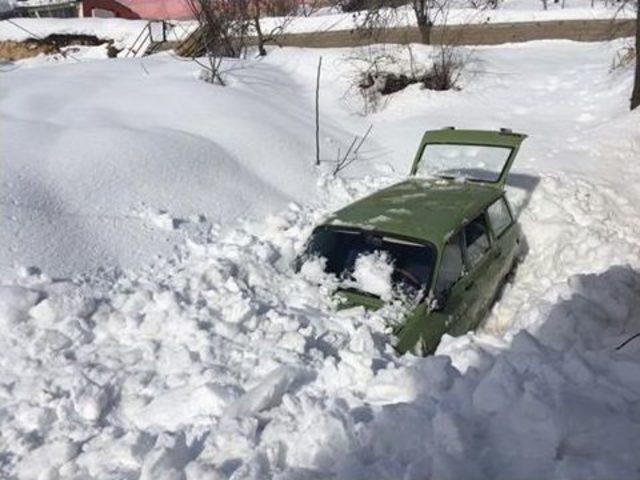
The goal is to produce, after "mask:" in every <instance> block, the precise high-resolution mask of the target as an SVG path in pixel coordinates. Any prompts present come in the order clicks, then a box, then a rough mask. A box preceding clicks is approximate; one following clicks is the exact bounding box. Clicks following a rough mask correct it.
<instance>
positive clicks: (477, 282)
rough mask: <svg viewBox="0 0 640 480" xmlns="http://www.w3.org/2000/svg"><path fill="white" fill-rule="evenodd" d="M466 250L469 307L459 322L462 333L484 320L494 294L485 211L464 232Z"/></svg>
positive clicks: (490, 248)
mask: <svg viewBox="0 0 640 480" xmlns="http://www.w3.org/2000/svg"><path fill="white" fill-rule="evenodd" d="M463 234H464V241H463V251H464V259H465V265H466V269H467V272H468V273H467V274H466V275H465V278H466V282H465V286H464V295H465V297H466V302H467V303H468V306H467V308H466V311H465V313H464V316H463V318H462V319H461V322H460V328H461V329H463V330H462V331H460V332H459V333H460V334H461V333H464V332H466V331H469V330H472V329H474V328H476V327H477V326H478V324H479V323H480V321H481V320H482V319H483V318H484V314H485V313H486V310H487V308H488V304H489V300H488V299H489V298H490V297H491V294H492V291H493V285H492V282H491V279H492V274H495V272H494V271H493V267H494V264H493V263H492V262H493V260H494V258H493V257H494V255H495V253H494V250H493V249H492V243H491V235H490V230H489V227H488V225H487V220H486V217H485V214H484V212H483V213H482V214H480V215H479V216H478V217H476V218H475V219H474V220H473V221H471V222H469V223H468V224H467V225H466V226H465V227H464V229H463Z"/></svg>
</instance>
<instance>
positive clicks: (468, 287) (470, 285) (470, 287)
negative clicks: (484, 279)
mask: <svg viewBox="0 0 640 480" xmlns="http://www.w3.org/2000/svg"><path fill="white" fill-rule="evenodd" d="M475 284H476V282H469V283H467V285H466V286H465V287H464V289H465V291H467V290H471V289H472V288H473V286H474V285H475Z"/></svg>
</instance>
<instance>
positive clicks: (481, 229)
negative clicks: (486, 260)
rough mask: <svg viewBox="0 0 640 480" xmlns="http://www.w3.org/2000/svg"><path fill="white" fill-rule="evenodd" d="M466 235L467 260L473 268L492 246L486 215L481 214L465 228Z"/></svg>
mask: <svg viewBox="0 0 640 480" xmlns="http://www.w3.org/2000/svg"><path fill="white" fill-rule="evenodd" d="M464 236H465V244H466V247H467V261H468V262H469V268H473V267H475V266H476V264H477V263H478V262H479V261H480V260H481V259H482V257H483V256H484V254H485V253H486V252H487V250H489V247H490V246H491V244H490V243H489V233H488V230H487V224H486V222H485V219H484V215H480V216H479V217H478V218H476V219H475V220H474V221H473V222H471V223H470V224H468V225H467V226H466V227H465V228H464Z"/></svg>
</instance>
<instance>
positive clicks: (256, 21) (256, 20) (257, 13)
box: [253, 0, 267, 57]
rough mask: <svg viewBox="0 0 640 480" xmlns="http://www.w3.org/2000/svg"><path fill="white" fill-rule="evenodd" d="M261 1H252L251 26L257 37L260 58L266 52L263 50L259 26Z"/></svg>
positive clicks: (262, 37)
mask: <svg viewBox="0 0 640 480" xmlns="http://www.w3.org/2000/svg"><path fill="white" fill-rule="evenodd" d="M260 2H261V0H254V2H253V15H254V16H253V26H254V27H255V29H256V36H257V37H258V53H259V54H260V56H261V57H264V56H266V55H267V50H266V48H264V35H263V34H262V26H261V25H260V17H261V16H262V15H261V13H262V12H261V5H260Z"/></svg>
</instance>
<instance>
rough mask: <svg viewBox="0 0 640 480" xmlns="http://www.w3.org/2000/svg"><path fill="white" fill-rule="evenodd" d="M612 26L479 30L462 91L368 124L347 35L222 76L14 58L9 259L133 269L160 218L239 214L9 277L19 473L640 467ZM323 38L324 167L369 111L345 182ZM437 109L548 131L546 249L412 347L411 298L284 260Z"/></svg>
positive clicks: (630, 156) (530, 474) (9, 101)
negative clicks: (335, 288)
mask: <svg viewBox="0 0 640 480" xmlns="http://www.w3.org/2000/svg"><path fill="white" fill-rule="evenodd" d="M618 46H619V44H618V43H616V44H576V43H571V42H535V43H530V44H525V45H514V46H502V47H491V48H482V49H478V50H477V63H476V64H475V65H474V67H473V68H472V70H475V71H476V73H475V74H474V75H468V76H467V78H466V79H465V85H464V89H463V90H462V91H460V92H446V93H435V92H429V91H423V90H420V89H419V88H418V87H417V86H415V87H411V88H409V89H407V90H405V91H403V92H401V93H399V94H397V95H395V96H394V97H393V98H392V99H391V100H390V102H389V103H388V104H387V105H386V107H385V108H384V109H382V110H381V111H379V112H378V113H376V114H373V115H371V116H369V117H366V118H363V117H361V116H359V115H357V114H356V113H355V112H357V111H358V109H359V105H358V98H357V97H356V96H353V95H351V94H346V95H345V92H346V91H347V88H348V85H349V83H350V75H351V73H350V72H351V70H350V69H351V66H350V65H351V64H350V63H349V62H346V63H345V62H344V58H345V56H350V55H351V54H352V53H353V52H351V51H337V50H336V51H322V52H319V51H305V50H296V49H282V50H274V51H273V52H271V53H270V55H269V56H268V57H267V58H266V59H265V60H264V61H262V62H255V63H254V62H250V63H251V64H250V65H249V64H245V65H244V66H245V67H246V68H244V69H241V70H236V71H235V72H232V73H230V74H229V76H228V79H229V83H230V85H229V86H228V87H226V88H224V89H223V88H221V87H213V86H211V85H207V84H204V83H202V82H199V81H198V80H197V79H196V76H195V67H194V66H193V65H192V64H189V63H184V62H181V61H179V60H176V59H173V58H171V57H170V56H168V55H160V56H156V57H152V58H149V59H146V60H144V62H141V61H139V60H134V61H123V60H115V61H95V62H85V63H82V64H75V63H74V62H71V61H69V62H68V63H63V64H58V65H54V66H50V65H44V66H37V67H36V66H34V67H33V68H20V69H18V70H15V71H12V72H9V73H8V74H6V75H4V76H3V77H0V82H2V83H1V85H0V87H1V88H0V96H1V97H0V115H2V117H1V120H2V129H3V130H2V135H3V136H4V135H5V134H6V137H5V138H10V139H12V141H11V142H2V147H1V148H2V155H1V156H0V161H2V162H3V164H2V166H1V167H2V169H1V170H0V175H2V177H1V179H0V180H1V184H2V185H3V187H4V188H3V191H2V195H3V196H4V197H3V198H2V201H1V202H2V215H3V217H2V227H1V230H0V232H1V235H2V239H1V240H2V242H1V244H2V250H0V251H1V252H2V255H3V257H2V258H3V263H4V267H5V269H8V267H9V266H10V263H11V262H13V261H18V262H20V263H22V264H25V263H26V264H27V265H29V264H38V265H44V266H45V267H46V268H45V272H46V270H49V269H51V270H50V271H53V272H54V273H57V272H56V269H57V270H58V271H59V272H64V271H65V270H67V271H71V272H73V271H77V270H74V269H76V268H83V267H89V266H94V265H113V264H118V263H121V264H125V263H126V262H127V261H131V262H132V263H131V264H135V262H133V259H134V257H133V256H132V257H127V255H129V254H131V252H130V250H134V249H135V248H140V253H144V255H142V256H140V257H135V259H136V260H138V261H143V259H145V258H146V260H149V259H148V257H147V256H146V255H147V254H148V252H149V251H154V252H159V251H162V249H161V248H160V245H162V243H163V242H165V239H167V238H168V237H167V236H165V233H164V232H165V230H162V228H164V227H169V228H175V227H176V226H177V227H178V228H179V229H178V230H177V232H178V233H175V232H176V231H175V230H173V231H172V232H174V233H171V232H170V233H169V235H173V236H176V235H179V234H184V233H194V231H195V232H196V233H197V232H199V231H201V228H199V227H198V225H200V223H201V222H200V220H199V219H198V218H197V216H198V214H200V213H203V214H205V215H206V217H207V218H208V219H210V220H214V221H218V222H221V223H223V225H222V226H221V227H218V228H214V229H213V230H212V231H210V232H208V233H207V234H206V235H204V234H203V235H196V238H195V240H198V241H197V242H196V241H188V242H186V243H183V244H182V243H177V244H178V245H179V251H178V253H177V254H176V255H175V256H169V255H166V256H165V257H163V258H161V259H158V260H157V261H155V262H153V263H152V264H151V265H150V266H149V267H148V268H139V266H137V267H136V268H135V269H132V270H131V271H129V272H125V273H121V274H108V273H107V274H103V275H95V276H93V277H91V278H90V279H88V280H86V281H80V280H75V281H70V280H65V279H63V278H56V279H51V278H49V277H48V276H47V275H46V274H40V273H38V272H37V271H36V270H34V269H23V270H21V271H17V272H16V273H14V274H13V275H11V276H9V275H5V276H4V277H3V278H4V280H3V285H4V286H3V287H1V288H0V352H2V353H1V354H0V398H1V399H2V401H1V402H0V412H1V413H0V450H1V451H3V452H6V454H5V455H4V456H3V457H2V461H1V462H0V476H3V477H7V478H20V479H23V478H24V479H28V478H38V476H45V478H46V476H48V477H49V478H56V475H57V476H59V477H60V478H76V479H80V478H83V479H84V478H96V479H98V478H99V479H122V478H143V479H154V480H155V479H169V478H171V479H174V478H180V479H182V478H187V479H200V478H234V479H246V478H252V479H262V478H280V479H320V478H327V477H329V478H331V477H333V478H408V479H413V478H416V479H423V478H443V479H446V478H487V479H489V478H509V479H513V478H636V477H637V476H638V472H639V471H640V459H638V457H637V455H636V448H635V445H636V444H638V442H639V441H640V410H639V403H638V398H640V397H639V395H640V340H636V341H633V342H631V343H629V344H628V345H626V346H624V347H623V348H621V349H619V350H616V347H617V346H619V345H620V344H622V342H623V341H624V340H625V339H627V338H629V337H630V336H631V335H633V334H635V333H638V332H640V302H639V299H640V260H639V259H640V247H639V245H640V242H639V241H638V240H639V239H640V222H639V221H638V211H637V205H638V201H639V200H640V198H639V197H640V188H639V187H638V180H640V178H639V177H640V174H638V172H637V168H635V163H634V162H635V159H636V158H637V157H638V154H639V153H640V128H639V125H640V117H639V116H638V113H633V114H630V113H628V112H627V97H628V93H629V92H630V87H631V77H630V74H629V72H616V73H613V74H610V73H609V66H610V64H611V59H612V57H613V55H614V53H615V51H616V49H617V48H618ZM319 53H322V55H323V64H324V65H325V67H324V71H323V83H322V89H321V98H322V112H323V113H322V125H323V128H322V138H323V144H322V151H323V159H324V164H323V169H328V168H329V167H330V165H331V162H333V160H334V159H335V156H336V153H337V150H338V148H341V149H342V151H344V148H345V147H346V146H348V144H349V143H350V140H351V137H350V135H353V134H357V133H360V134H361V133H363V132H364V131H365V130H366V128H367V126H368V125H369V122H373V124H374V128H373V130H372V136H371V138H370V139H369V140H368V141H367V143H366V144H365V147H363V149H362V155H361V156H362V161H359V162H356V163H355V164H354V165H353V166H352V167H351V169H350V170H349V171H348V172H346V173H347V174H348V175H349V176H350V177H351V178H339V179H337V180H333V179H330V178H328V177H325V176H322V175H319V173H318V171H316V170H315V169H314V168H312V166H311V164H312V162H313V152H314V150H313V90H314V81H315V66H316V62H317V57H318V54H319ZM414 53H415V55H416V58H420V57H421V56H423V55H426V53H427V51H426V49H425V48H424V47H416V48H415V52H414ZM32 65H33V62H32ZM444 125H458V126H460V127H477V128H497V127H500V126H509V127H512V128H514V129H516V130H520V131H524V132H526V133H528V134H529V135H530V137H529V139H528V140H527V143H526V144H525V147H524V148H523V150H522V152H521V156H520V158H519V159H518V164H517V165H516V168H515V171H514V174H513V175H512V177H511V181H510V186H509V195H510V197H511V198H512V200H513V203H514V204H515V205H516V209H517V211H518V212H519V215H520V221H521V223H522V225H523V228H524V232H525V235H526V237H527V242H528V244H529V253H528V255H527V257H526V259H525V261H524V263H523V264H522V265H521V266H520V268H519V270H518V272H517V275H516V278H515V281H514V282H513V284H511V285H509V286H508V287H507V288H506V290H505V291H504V293H503V296H502V298H501V299H500V301H499V303H498V304H497V305H496V307H495V308H494V309H493V311H492V313H491V316H490V318H489V319H488V320H487V322H486V324H485V325H484V326H483V328H482V329H481V330H480V331H478V332H476V333H470V334H468V335H466V336H464V337H461V338H456V339H454V338H446V339H445V341H444V342H443V343H442V345H441V346H440V348H439V350H438V352H437V353H438V355H437V356H434V357H431V358H426V359H421V358H416V357H413V356H410V355H408V356H404V357H398V356H396V355H395V354H394V353H393V351H392V349H391V347H390V346H389V338H388V333H387V330H386V328H385V325H386V323H387V322H388V321H393V320H394V319H397V318H398V316H399V315H400V314H401V312H399V311H398V307H394V306H390V307H388V308H386V309H384V310H382V311H379V312H375V313H371V312H364V311H362V310H358V309H354V310H348V311H341V312H336V310H335V308H334V306H333V305H332V302H331V299H330V297H329V296H328V291H329V290H330V288H329V287H330V284H331V282H332V280H331V279H329V278H325V279H323V280H324V282H323V283H322V285H323V286H318V274H317V272H315V273H314V269H313V268H308V269H305V270H304V272H303V273H302V274H296V273H294V272H293V270H292V267H291V264H292V260H293V259H294V257H295V255H296V253H297V252H299V250H300V248H301V246H302V243H303V241H304V239H305V237H306V235H307V234H308V232H309V231H310V229H311V228H312V226H313V224H314V223H316V222H317V221H318V220H319V219H320V218H321V217H322V216H323V215H324V214H325V213H326V212H329V211H331V210H332V209H334V208H337V207H338V206H340V205H343V204H344V203H346V202H348V201H350V200H352V199H354V198H357V197H360V196H362V195H363V194H364V193H366V192H368V191H371V190H372V189H375V188H379V187H381V186H383V185H386V184H388V183H390V182H393V181H396V180H398V179H399V178H402V176H403V175H404V174H405V173H406V172H407V171H408V168H409V165H410V163H411V158H412V154H413V150H414V148H415V146H416V144H417V142H418V138H419V135H420V134H421V132H422V131H423V130H425V129H427V128H437V127H441V126H444ZM6 132H8V133H6ZM30 133H31V134H30ZM139 142H141V143H139ZM184 162H187V163H184ZM173 179H175V181H172V180H173ZM202 179H204V180H202ZM201 180H202V181H201ZM209 184H211V185H212V187H211V188H207V185H209ZM292 200H293V201H295V202H296V203H293V204H291V203H290V202H291V201H292ZM141 202H144V206H142V205H141ZM161 209H167V210H168V211H169V213H168V214H166V215H162V214H161V215H158V212H159V211H160V210H161ZM145 212H146V213H145ZM249 218H252V221H247V222H244V223H243V224H241V225H238V224H237V223H235V222H234V220H236V219H245V220H246V219H249ZM185 219H186V220H189V219H191V220H190V221H188V222H186V223H183V222H181V220H185ZM174 220H177V221H174ZM202 223H203V224H204V225H206V224H207V222H202ZM43 225H44V227H43ZM204 225H201V226H204ZM156 236H157V237H156ZM171 240H172V241H171V242H170V243H171V244H173V242H176V240H177V239H176V238H172V239H171ZM48 242H51V243H48ZM47 245H49V246H47ZM68 245H72V247H71V246H68ZM94 245H97V246H98V247H100V248H102V250H99V249H96V250H93V248H94V247H92V246H94ZM132 246H133V248H131V247H132ZM96 248H97V247H96ZM61 252H64V253H61ZM132 255H133V254H132Z"/></svg>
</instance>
